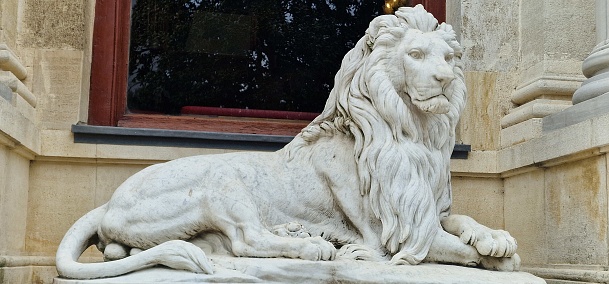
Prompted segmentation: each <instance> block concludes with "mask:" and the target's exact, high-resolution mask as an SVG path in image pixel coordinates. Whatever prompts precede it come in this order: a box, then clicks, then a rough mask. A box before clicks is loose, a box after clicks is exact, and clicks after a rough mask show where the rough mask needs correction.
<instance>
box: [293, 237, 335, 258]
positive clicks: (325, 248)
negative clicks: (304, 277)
mask: <svg viewBox="0 0 609 284" xmlns="http://www.w3.org/2000/svg"><path fill="white" fill-rule="evenodd" d="M304 240H305V241H308V242H309V245H307V246H305V247H304V249H303V250H302V252H301V254H300V258H302V259H306V260H316V261H317V260H333V259H334V258H335V257H336V248H335V247H334V245H333V244H331V243H330V242H328V241H326V240H324V239H323V238H322V237H307V238H304Z"/></svg>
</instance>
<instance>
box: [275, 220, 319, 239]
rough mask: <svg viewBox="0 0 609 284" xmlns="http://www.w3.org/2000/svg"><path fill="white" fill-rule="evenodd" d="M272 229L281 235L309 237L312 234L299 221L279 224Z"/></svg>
mask: <svg viewBox="0 0 609 284" xmlns="http://www.w3.org/2000/svg"><path fill="white" fill-rule="evenodd" d="M271 231H272V232H273V234H275V235H277V236H280V237H292V238H308V237H310V236H311V234H309V232H307V230H306V229H305V227H304V226H303V225H301V224H300V223H298V222H290V223H286V224H281V225H277V226H274V227H273V229H272V230H271Z"/></svg>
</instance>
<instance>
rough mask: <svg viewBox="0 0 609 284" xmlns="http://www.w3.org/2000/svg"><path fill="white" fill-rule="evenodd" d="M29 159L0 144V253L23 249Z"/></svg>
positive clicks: (20, 252)
mask: <svg viewBox="0 0 609 284" xmlns="http://www.w3.org/2000/svg"><path fill="white" fill-rule="evenodd" d="M28 175H29V161H28V160H27V159H25V158H23V157H21V156H19V155H17V154H16V153H15V152H13V151H11V150H9V149H8V148H7V147H6V146H3V145H0V255H4V254H9V255H10V254H15V255H19V254H22V253H23V252H24V249H25V242H24V240H25V234H26V226H25V225H26V216H27V206H28V190H27V189H28Z"/></svg>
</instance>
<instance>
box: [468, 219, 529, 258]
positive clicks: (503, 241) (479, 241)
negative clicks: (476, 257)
mask: <svg viewBox="0 0 609 284" xmlns="http://www.w3.org/2000/svg"><path fill="white" fill-rule="evenodd" d="M459 238H460V239H461V241H463V242H464V243H466V244H469V245H472V246H474V247H475V248H476V250H478V253H480V254H481V255H485V256H486V255H488V256H492V257H511V256H513V255H514V254H515V253H516V248H518V243H517V242H516V239H514V238H513V237H512V236H511V235H510V233H508V232H507V231H504V230H492V229H489V228H487V227H485V226H482V225H478V226H469V227H468V228H466V229H464V230H463V231H462V233H461V235H460V236H459Z"/></svg>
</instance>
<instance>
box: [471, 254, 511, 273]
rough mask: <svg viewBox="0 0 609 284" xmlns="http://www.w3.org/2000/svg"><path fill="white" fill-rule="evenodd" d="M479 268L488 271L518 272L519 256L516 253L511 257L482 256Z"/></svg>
mask: <svg viewBox="0 0 609 284" xmlns="http://www.w3.org/2000/svg"><path fill="white" fill-rule="evenodd" d="M480 266H482V267H483V268H485V269H489V270H498V271H518V270H520V256H518V254H516V253H515V254H514V255H512V256H511V257H492V256H483V257H482V259H481V260H480Z"/></svg>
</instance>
